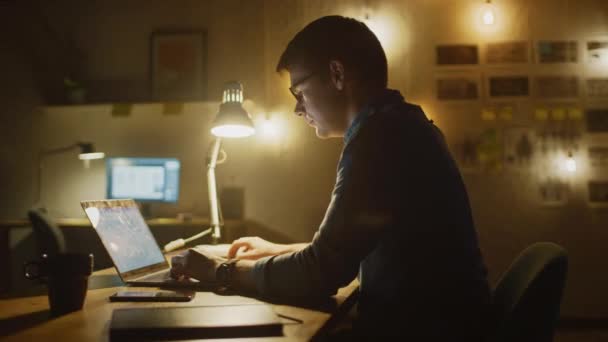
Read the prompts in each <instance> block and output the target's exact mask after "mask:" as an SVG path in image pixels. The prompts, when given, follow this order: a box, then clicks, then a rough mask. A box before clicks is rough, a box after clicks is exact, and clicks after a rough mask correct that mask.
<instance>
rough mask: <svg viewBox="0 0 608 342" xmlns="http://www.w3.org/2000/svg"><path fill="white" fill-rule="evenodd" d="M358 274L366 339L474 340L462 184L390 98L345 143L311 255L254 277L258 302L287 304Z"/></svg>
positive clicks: (479, 266) (484, 297)
mask: <svg viewBox="0 0 608 342" xmlns="http://www.w3.org/2000/svg"><path fill="white" fill-rule="evenodd" d="M357 274H359V279H360V283H361V290H360V293H361V295H360V301H359V312H360V323H361V324H360V325H359V326H360V327H363V328H364V330H365V331H367V332H370V333H371V334H372V337H373V336H376V337H377V336H378V335H381V334H385V335H388V336H394V335H403V336H408V335H413V336H420V335H425V336H426V337H430V335H429V334H432V333H433V334H435V335H436V337H437V338H438V339H439V338H441V337H444V336H456V337H457V336H464V335H467V334H469V333H471V332H473V333H478V332H480V331H481V327H480V326H479V320H480V318H481V317H480V316H482V315H483V310H485V306H486V305H487V303H488V300H489V290H488V285H487V282H486V270H485V267H484V266H483V262H482V259H481V255H480V252H479V248H478V244H477V237H476V233H475V229H474V226H473V222H472V218H471V211H470V208H469V203H468V199H467V195H466V190H465V188H464V184H463V183H462V180H461V178H460V175H459V173H458V169H457V168H456V165H455V164H454V162H453V160H452V158H451V156H450V154H449V151H448V150H447V147H446V145H445V143H444V141H443V138H442V136H441V134H440V133H439V130H438V129H437V128H436V127H435V126H434V125H433V124H432V123H431V122H429V121H428V120H427V119H426V117H425V116H424V114H423V113H422V111H421V109H420V108H419V107H417V106H413V105H410V104H406V103H405V102H403V98H402V97H401V95H400V94H399V93H398V92H396V91H391V90H386V91H384V92H383V93H382V94H381V95H380V96H378V97H377V98H376V99H374V100H373V101H372V103H371V104H370V105H368V106H366V108H365V109H364V110H362V111H361V112H360V113H359V115H358V116H357V118H356V119H355V121H354V122H353V124H352V125H351V127H350V128H349V130H348V132H347V133H346V135H345V147H344V150H343V153H342V157H341V159H340V163H339V166H338V174H337V179H336V185H335V187H334V190H333V193H332V197H331V201H330V204H329V207H328V209H327V212H326V214H325V218H324V219H323V222H322V223H321V225H320V227H319V230H318V231H317V233H316V234H315V237H314V239H313V242H312V243H311V244H310V246H308V247H307V248H304V249H303V250H301V251H299V252H296V253H292V254H286V255H279V256H275V257H272V258H270V259H265V260H260V261H258V262H257V263H256V264H255V269H254V277H255V278H256V282H257V287H258V290H259V292H260V293H262V294H267V295H273V296H290V297H313V296H326V295H331V294H333V293H335V291H336V289H337V288H339V287H341V286H344V285H346V284H348V283H349V282H350V281H351V280H352V279H353V278H354V277H355V276H356V275H357ZM457 329H460V330H462V331H460V332H459V331H458V330H457ZM365 331H364V332H365ZM467 337H468V336H467Z"/></svg>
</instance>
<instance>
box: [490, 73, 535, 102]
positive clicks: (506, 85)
mask: <svg viewBox="0 0 608 342" xmlns="http://www.w3.org/2000/svg"><path fill="white" fill-rule="evenodd" d="M487 91H488V96H489V97H490V98H492V99H505V98H521V97H527V96H529V95H530V82H529V79H528V76H527V75H524V74H515V73H514V74H510V73H501V74H490V75H488V77H487Z"/></svg>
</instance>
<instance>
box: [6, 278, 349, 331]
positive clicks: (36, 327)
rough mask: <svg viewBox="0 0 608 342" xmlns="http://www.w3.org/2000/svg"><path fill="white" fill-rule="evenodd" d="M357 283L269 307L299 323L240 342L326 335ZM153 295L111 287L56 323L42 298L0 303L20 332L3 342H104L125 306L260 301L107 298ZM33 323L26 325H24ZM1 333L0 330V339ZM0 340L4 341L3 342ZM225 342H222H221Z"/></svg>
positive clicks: (203, 296)
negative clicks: (299, 302) (319, 299)
mask: <svg viewBox="0 0 608 342" xmlns="http://www.w3.org/2000/svg"><path fill="white" fill-rule="evenodd" d="M111 274H116V272H115V270H114V269H113V268H112V269H106V270H102V271H98V272H95V273H94V275H111ZM357 285H358V284H357V282H356V281H353V282H352V283H351V284H350V285H348V286H347V287H344V288H342V289H340V291H339V292H338V294H337V295H336V296H334V297H333V298H331V299H329V300H328V302H327V303H323V304H320V305H316V306H315V305H311V306H310V307H309V308H304V307H298V306H293V305H284V304H282V305H280V304H272V306H273V308H274V310H275V312H277V313H278V314H281V315H285V316H289V317H293V318H296V319H300V320H302V321H303V323H301V324H300V323H294V322H290V323H289V324H285V325H284V326H283V334H284V336H283V337H272V338H268V337H266V338H254V339H239V341H241V340H244V341H308V340H310V339H311V338H314V337H315V336H319V334H323V333H324V332H326V331H327V329H329V328H330V327H331V325H332V324H333V322H335V320H337V319H339V317H341V316H342V315H343V314H345V313H346V312H347V311H348V310H349V309H350V307H351V306H352V304H353V303H354V301H355V300H356V293H357V291H356V290H357ZM125 289H128V290H148V291H149V290H153V288H140V287H111V288H104V289H97V290H89V292H88V294H87V298H86V301H85V305H84V308H83V309H82V310H81V311H76V312H73V313H70V314H68V315H65V316H61V317H59V318H55V319H49V318H48V308H49V307H48V300H47V297H46V296H35V297H26V298H18V299H7V300H0V328H2V327H3V326H4V327H5V329H6V327H7V326H10V327H12V329H11V330H13V331H14V330H17V329H16V328H15V327H14V325H12V324H19V325H20V326H22V327H26V326H27V328H23V330H19V331H17V332H15V333H13V334H12V335H8V336H7V337H6V341H61V342H68V341H108V340H109V321H110V318H111V316H112V310H113V309H116V308H125V307H163V306H203V305H206V306H211V305H250V304H261V303H263V302H261V301H259V300H257V299H254V298H249V297H243V296H221V295H217V294H215V293H211V292H197V294H196V297H195V298H194V299H193V300H192V301H191V302H188V303H111V302H109V301H108V296H110V295H111V294H113V293H114V292H116V291H118V290H125ZM28 319H29V320H32V321H33V324H31V325H32V326H28V324H27V322H26V321H27V320H28ZM4 333H6V332H4V331H1V330H0V337H1V336H2V334H4ZM3 341H4V340H3ZM221 341H226V340H221Z"/></svg>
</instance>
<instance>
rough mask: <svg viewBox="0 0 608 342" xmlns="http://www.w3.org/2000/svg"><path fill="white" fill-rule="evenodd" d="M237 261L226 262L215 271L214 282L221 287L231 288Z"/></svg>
mask: <svg viewBox="0 0 608 342" xmlns="http://www.w3.org/2000/svg"><path fill="white" fill-rule="evenodd" d="M237 261H238V260H237V259H231V260H226V261H224V262H222V263H220V264H219V265H218V266H217V267H216V269H215V280H216V282H217V283H218V284H219V285H220V286H222V287H233V286H234V278H235V273H236V271H235V269H236V263H237Z"/></svg>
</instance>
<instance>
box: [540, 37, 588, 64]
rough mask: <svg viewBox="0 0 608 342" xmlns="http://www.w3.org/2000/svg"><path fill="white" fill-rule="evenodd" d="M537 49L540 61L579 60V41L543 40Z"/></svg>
mask: <svg viewBox="0 0 608 342" xmlns="http://www.w3.org/2000/svg"><path fill="white" fill-rule="evenodd" d="M536 51H537V62H538V63H543V64H544V63H549V64H551V63H576V62H578V43H577V42H576V41H573V40H541V41H539V42H538V45H537V49H536Z"/></svg>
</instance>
